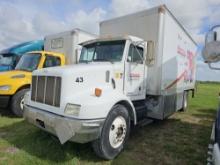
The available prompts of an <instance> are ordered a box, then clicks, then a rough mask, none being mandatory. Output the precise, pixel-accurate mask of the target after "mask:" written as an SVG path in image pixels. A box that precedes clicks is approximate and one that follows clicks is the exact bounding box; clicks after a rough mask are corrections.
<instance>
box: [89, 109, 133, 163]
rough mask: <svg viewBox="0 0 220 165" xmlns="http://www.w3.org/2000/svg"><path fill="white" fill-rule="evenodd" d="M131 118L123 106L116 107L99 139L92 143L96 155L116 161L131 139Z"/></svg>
mask: <svg viewBox="0 0 220 165" xmlns="http://www.w3.org/2000/svg"><path fill="white" fill-rule="evenodd" d="M129 132H130V117H129V114H128V111H127V109H126V108H125V107H124V106H123V105H116V106H114V107H113V108H112V110H111V112H110V113H109V115H108V117H107V119H106V121H105V123H104V126H103V128H102V132H101V136H100V138H99V139H97V140H95V141H94V142H93V143H92V146H93V149H94V151H95V153H96V154H97V155H98V156H99V157H102V158H104V159H107V160H110V159H114V158H115V157H116V156H117V155H118V154H119V153H120V152H121V151H122V150H123V148H124V145H125V142H126V141H127V139H128V137H129Z"/></svg>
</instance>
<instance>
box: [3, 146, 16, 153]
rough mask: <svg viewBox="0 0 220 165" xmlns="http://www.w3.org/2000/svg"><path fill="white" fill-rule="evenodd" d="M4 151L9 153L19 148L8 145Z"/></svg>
mask: <svg viewBox="0 0 220 165" xmlns="http://www.w3.org/2000/svg"><path fill="white" fill-rule="evenodd" d="M5 151H6V152H7V153H10V154H15V153H16V152H18V151H19V149H18V148H16V147H8V148H7V149H6V150H5Z"/></svg>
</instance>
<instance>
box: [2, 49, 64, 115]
mask: <svg viewBox="0 0 220 165" xmlns="http://www.w3.org/2000/svg"><path fill="white" fill-rule="evenodd" d="M64 64H65V56H64V55H63V54H61V53H54V52H46V51H34V52H29V53H26V54H24V55H23V56H22V57H21V59H20V61H19V62H18V64H17V66H16V67H15V70H12V71H8V72H2V73H0V105H1V106H2V107H6V106H7V105H8V104H9V102H10V104H11V110H12V111H13V112H14V114H16V115H17V116H22V113H23V110H22V109H23V97H24V94H25V92H27V91H28V90H29V89H30V84H31V78H32V72H33V71H34V70H36V69H42V68H48V67H54V66H62V65H64Z"/></svg>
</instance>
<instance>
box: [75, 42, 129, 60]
mask: <svg viewBox="0 0 220 165" xmlns="http://www.w3.org/2000/svg"><path fill="white" fill-rule="evenodd" d="M124 47H125V40H123V41H103V42H96V43H92V44H88V45H85V46H84V47H83V49H82V53H81V55H80V59H79V62H91V61H110V62H117V61H121V60H122V56H123V52H124Z"/></svg>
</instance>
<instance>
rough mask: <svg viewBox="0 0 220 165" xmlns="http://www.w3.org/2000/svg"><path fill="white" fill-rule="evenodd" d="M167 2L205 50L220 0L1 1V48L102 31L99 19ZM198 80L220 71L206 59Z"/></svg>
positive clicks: (218, 74) (217, 78)
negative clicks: (67, 32)
mask: <svg viewBox="0 0 220 165" xmlns="http://www.w3.org/2000/svg"><path fill="white" fill-rule="evenodd" d="M160 4H166V5H167V7H168V8H169V9H170V10H171V12H172V13H173V14H174V15H175V16H176V17H177V19H178V20H179V21H180V22H181V23H182V24H183V26H184V27H185V28H186V30H187V31H188V32H189V33H190V34H191V35H192V37H193V38H194V39H195V41H196V42H197V43H198V45H199V50H201V48H202V46H203V43H204V34H205V32H206V31H207V30H208V29H209V28H210V27H211V26H213V25H215V24H220V0H1V1H0V22H1V23H0V36H1V37H0V50H1V49H4V48H7V47H9V46H11V45H13V44H17V43H20V42H23V41H28V40H35V39H42V38H43V37H44V36H45V35H48V34H52V33H56V32H61V31H65V30H70V29H73V28H76V27H77V28H81V29H84V30H86V31H89V32H92V33H96V34H98V31H99V24H98V23H99V22H100V21H101V20H105V19H109V18H112V17H116V16H120V15H125V14H127V13H132V12H135V11H139V10H143V9H147V8H151V7H154V6H157V5H160ZM197 58H198V60H197V61H198V62H197V79H198V80H210V81H211V80H215V81H220V72H219V71H213V70H210V69H209V68H208V66H207V65H206V64H204V63H203V62H202V59H201V56H200V53H198V57H197Z"/></svg>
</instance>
